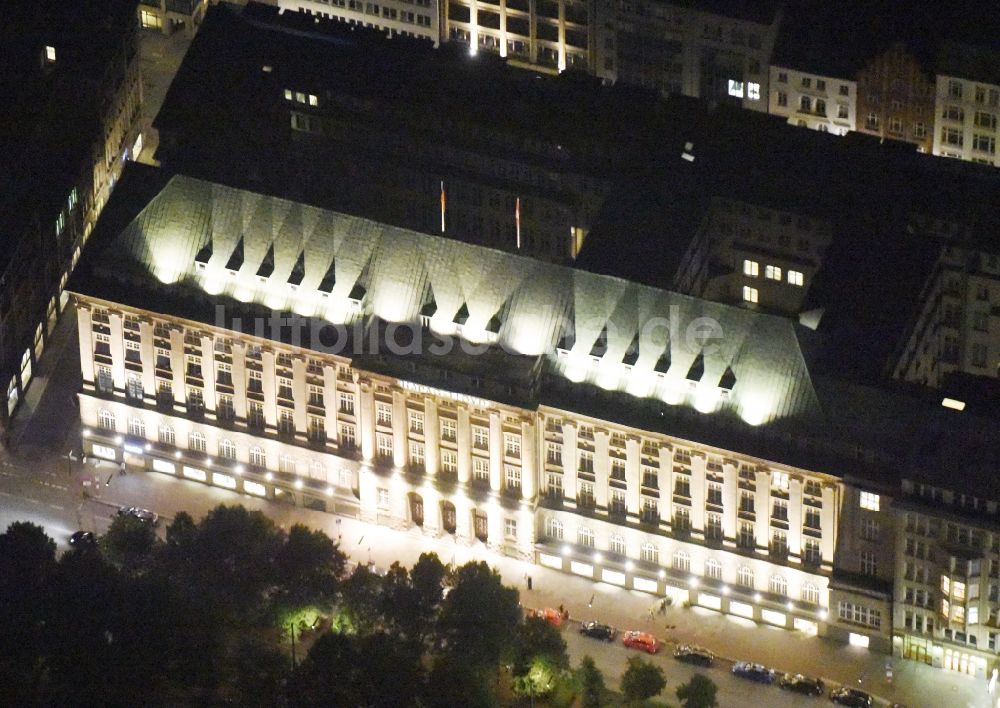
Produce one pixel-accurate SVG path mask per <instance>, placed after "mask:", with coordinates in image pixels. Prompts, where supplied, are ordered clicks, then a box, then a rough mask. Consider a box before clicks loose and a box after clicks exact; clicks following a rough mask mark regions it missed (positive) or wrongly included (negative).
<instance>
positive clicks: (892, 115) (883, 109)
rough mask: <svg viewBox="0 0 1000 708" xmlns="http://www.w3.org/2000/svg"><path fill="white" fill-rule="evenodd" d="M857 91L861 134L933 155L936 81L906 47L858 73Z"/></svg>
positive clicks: (900, 46)
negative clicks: (900, 143)
mask: <svg viewBox="0 0 1000 708" xmlns="http://www.w3.org/2000/svg"><path fill="white" fill-rule="evenodd" d="M857 91H858V93H857V96H858V98H857V129H858V130H859V131H860V132H862V133H865V134H867V135H875V136H878V137H880V138H883V139H885V138H888V139H890V140H899V141H902V142H907V143H912V144H913V145H915V146H916V148H917V150H919V151H920V152H926V153H929V152H931V148H932V147H933V144H934V125H935V121H934V111H935V98H934V96H935V88H934V78H933V75H932V74H931V73H930V71H929V70H928V68H927V67H925V66H923V65H921V62H920V61H919V60H918V59H917V57H916V56H914V55H913V54H912V53H911V52H910V51H908V50H907V48H906V47H905V46H904V45H903V44H895V45H893V46H892V47H890V48H889V49H887V50H886V51H884V52H882V53H881V54H879V55H878V56H876V57H874V58H873V59H872V60H871V61H869V62H868V63H867V64H866V65H865V66H864V67H863V68H862V69H861V70H860V71H859V72H858V89H857Z"/></svg>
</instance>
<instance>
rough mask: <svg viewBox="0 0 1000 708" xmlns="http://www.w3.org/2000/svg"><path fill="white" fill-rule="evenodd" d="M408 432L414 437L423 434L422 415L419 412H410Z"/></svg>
mask: <svg viewBox="0 0 1000 708" xmlns="http://www.w3.org/2000/svg"><path fill="white" fill-rule="evenodd" d="M409 414H410V432H411V433H413V434H414V435H423V434H424V414H423V413H421V412H420V411H410V412H409Z"/></svg>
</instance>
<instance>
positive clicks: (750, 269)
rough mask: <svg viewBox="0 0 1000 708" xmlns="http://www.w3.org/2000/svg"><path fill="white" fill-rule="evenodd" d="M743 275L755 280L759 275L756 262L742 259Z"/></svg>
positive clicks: (758, 264) (758, 267) (758, 265)
mask: <svg viewBox="0 0 1000 708" xmlns="http://www.w3.org/2000/svg"><path fill="white" fill-rule="evenodd" d="M743 275H747V276H750V277H751V278H756V277H757V276H758V275H760V263H758V262H757V261H751V260H749V259H744V261H743Z"/></svg>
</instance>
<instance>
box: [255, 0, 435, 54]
mask: <svg viewBox="0 0 1000 708" xmlns="http://www.w3.org/2000/svg"><path fill="white" fill-rule="evenodd" d="M276 2H277V5H278V7H280V8H281V10H282V12H284V11H287V10H291V11H293V12H302V13H304V14H306V15H310V16H312V17H314V18H316V20H317V21H320V20H322V19H326V20H332V21H334V22H341V23H344V24H346V25H350V26H353V27H367V28H370V29H375V30H379V31H381V32H384V33H385V34H386V35H387V36H389V37H414V38H417V39H428V40H430V41H432V42H434V45H435V46H437V44H438V41H439V38H440V36H441V29H440V21H439V20H440V18H439V14H440V10H439V8H438V2H437V0H382V2H377V3H373V2H363V0H276ZM272 4H274V3H272Z"/></svg>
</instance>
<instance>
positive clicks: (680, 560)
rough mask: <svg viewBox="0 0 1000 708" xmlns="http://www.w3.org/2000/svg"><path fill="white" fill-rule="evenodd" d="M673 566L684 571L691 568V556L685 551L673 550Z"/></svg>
mask: <svg viewBox="0 0 1000 708" xmlns="http://www.w3.org/2000/svg"><path fill="white" fill-rule="evenodd" d="M674 568H676V569H677V570H683V571H685V572H687V571H690V570H691V556H690V555H688V553H687V551H674Z"/></svg>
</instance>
